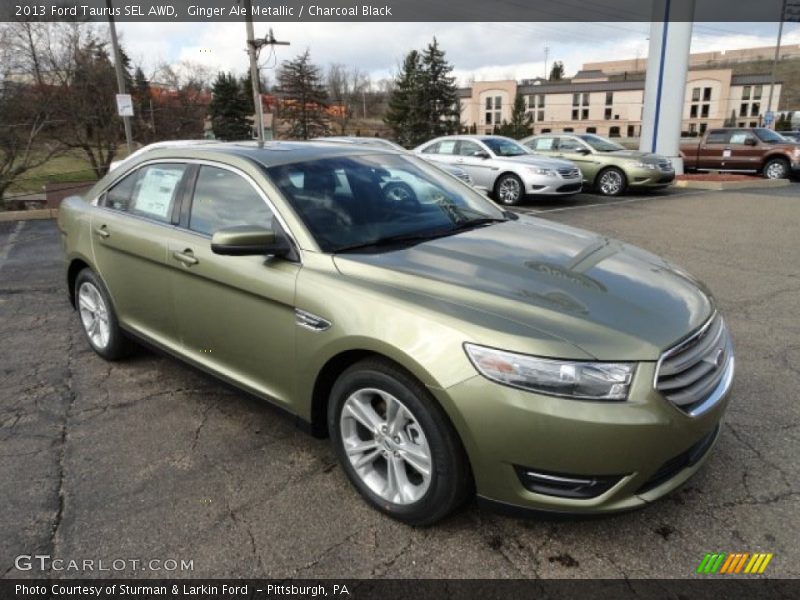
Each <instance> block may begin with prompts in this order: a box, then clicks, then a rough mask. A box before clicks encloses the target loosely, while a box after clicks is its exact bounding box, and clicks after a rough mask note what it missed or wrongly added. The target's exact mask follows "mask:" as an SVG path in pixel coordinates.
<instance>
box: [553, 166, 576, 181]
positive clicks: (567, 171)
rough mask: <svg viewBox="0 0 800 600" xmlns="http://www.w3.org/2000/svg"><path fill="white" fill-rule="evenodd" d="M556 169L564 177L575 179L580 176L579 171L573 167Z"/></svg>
mask: <svg viewBox="0 0 800 600" xmlns="http://www.w3.org/2000/svg"><path fill="white" fill-rule="evenodd" d="M557 171H558V174H559V175H561V177H563V178H564V179H575V178H576V177H580V176H581V172H580V171H579V170H578V169H576V168H575V167H561V168H559V169H557Z"/></svg>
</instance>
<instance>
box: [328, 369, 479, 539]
mask: <svg viewBox="0 0 800 600" xmlns="http://www.w3.org/2000/svg"><path fill="white" fill-rule="evenodd" d="M328 430H329V431H330V434H331V439H332V442H333V446H334V450H335V452H336V455H337V458H338V459H339V463H340V464H341V466H342V468H343V470H344V472H345V473H346V474H347V477H348V478H349V479H350V482H351V483H352V484H353V486H355V488H356V489H357V490H358V491H359V493H360V494H361V495H362V497H363V498H364V499H365V500H366V501H367V503H368V504H369V505H371V506H372V507H373V508H375V509H376V510H379V511H380V512H382V513H384V514H387V515H389V516H390V517H392V518H394V519H397V520H399V521H402V522H404V523H407V524H409V525H416V526H425V525H431V524H433V523H435V522H437V521H439V520H441V519H443V518H444V517H446V516H447V515H448V514H449V513H451V512H452V511H453V510H455V509H456V508H457V507H458V506H459V505H461V503H462V502H463V501H464V499H465V498H466V496H467V493H468V491H469V487H470V482H471V477H470V471H469V466H468V461H467V458H466V454H465V452H464V450H463V448H462V446H461V442H460V440H459V439H458V435H457V434H456V432H455V430H454V429H453V426H452V425H451V424H450V422H449V421H448V419H447V417H446V416H445V414H444V412H443V411H442V409H441V408H440V407H439V406H438V405H437V404H436V403H435V400H434V399H433V398H432V397H431V396H430V394H429V393H428V391H427V390H426V389H425V387H424V386H423V385H422V384H420V383H419V382H418V381H417V380H416V379H414V378H413V377H412V376H410V375H409V374H408V373H406V372H405V371H403V370H402V369H400V368H398V367H397V366H395V365H394V364H392V363H390V362H388V361H383V360H379V359H367V360H364V361H361V362H359V363H357V364H355V365H353V366H352V367H350V368H349V369H347V370H346V371H345V372H344V373H342V375H341V376H340V377H339V379H338V380H337V381H336V384H335V385H334V386H333V390H332V391H331V397H330V402H329V403H328Z"/></svg>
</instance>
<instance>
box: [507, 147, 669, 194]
mask: <svg viewBox="0 0 800 600" xmlns="http://www.w3.org/2000/svg"><path fill="white" fill-rule="evenodd" d="M520 143H521V144H523V145H524V146H526V147H528V148H530V149H531V150H533V151H534V152H535V153H536V154H544V155H546V156H556V157H558V158H565V159H567V160H571V161H572V162H574V163H575V164H576V165H578V168H579V169H580V170H581V173H583V184H584V186H586V187H588V188H590V189H593V190H594V191H596V192H598V193H600V194H602V195H604V196H619V195H621V194H624V193H625V192H626V191H627V190H629V189H640V190H643V189H660V188H664V187H667V186H669V185H671V184H672V182H673V181H674V180H675V169H674V167H673V166H672V163H671V162H670V161H669V159H667V158H665V157H663V156H659V155H657V154H650V153H649V152H638V151H636V150H628V149H626V148H624V147H623V146H620V145H619V144H616V143H614V142H612V141H611V140H607V139H605V138H602V137H600V136H598V135H594V134H592V133H579V134H572V133H559V134H543V135H534V136H531V137H528V138H525V139H524V140H520Z"/></svg>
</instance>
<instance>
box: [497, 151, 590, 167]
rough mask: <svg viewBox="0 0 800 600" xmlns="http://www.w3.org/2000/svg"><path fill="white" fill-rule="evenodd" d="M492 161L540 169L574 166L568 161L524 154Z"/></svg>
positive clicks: (498, 157) (500, 157)
mask: <svg viewBox="0 0 800 600" xmlns="http://www.w3.org/2000/svg"><path fill="white" fill-rule="evenodd" d="M494 160H499V161H502V162H504V163H514V164H520V165H528V166H532V167H542V168H544V169H565V168H574V167H575V164H574V163H572V162H570V161H568V160H563V159H560V158H551V157H549V156H541V155H539V154H525V155H522V156H497V157H495V158H494Z"/></svg>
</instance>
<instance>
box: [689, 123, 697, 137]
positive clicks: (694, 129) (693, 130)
mask: <svg viewBox="0 0 800 600" xmlns="http://www.w3.org/2000/svg"><path fill="white" fill-rule="evenodd" d="M689 135H697V123H689Z"/></svg>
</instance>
